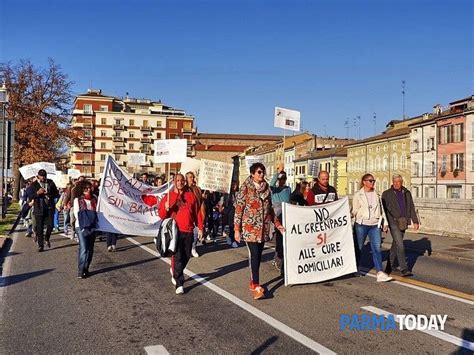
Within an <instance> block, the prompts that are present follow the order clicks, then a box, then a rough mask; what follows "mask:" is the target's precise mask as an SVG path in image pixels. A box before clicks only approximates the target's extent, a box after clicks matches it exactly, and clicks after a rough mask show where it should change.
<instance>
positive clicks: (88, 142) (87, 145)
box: [82, 140, 93, 148]
mask: <svg viewBox="0 0 474 355" xmlns="http://www.w3.org/2000/svg"><path fill="white" fill-rule="evenodd" d="M82 146H83V147H87V148H92V146H93V143H92V140H90V141H82Z"/></svg>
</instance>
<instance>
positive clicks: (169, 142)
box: [154, 139, 188, 163]
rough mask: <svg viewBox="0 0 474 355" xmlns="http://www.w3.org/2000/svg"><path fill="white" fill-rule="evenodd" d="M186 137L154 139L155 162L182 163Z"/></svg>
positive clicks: (184, 157) (184, 154) (184, 158)
mask: <svg viewBox="0 0 474 355" xmlns="http://www.w3.org/2000/svg"><path fill="white" fill-rule="evenodd" d="M187 142H188V141H187V140H186V139H158V140H155V155H154V158H155V163H182V162H183V161H185V160H186V148H187V144H188V143H187Z"/></svg>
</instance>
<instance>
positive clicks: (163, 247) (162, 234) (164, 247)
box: [153, 218, 178, 257]
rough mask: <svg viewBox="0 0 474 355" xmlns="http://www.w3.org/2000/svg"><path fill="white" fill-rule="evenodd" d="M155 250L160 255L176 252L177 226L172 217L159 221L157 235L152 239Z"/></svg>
mask: <svg viewBox="0 0 474 355" xmlns="http://www.w3.org/2000/svg"><path fill="white" fill-rule="evenodd" d="M153 241H154V242H155V246H156V250H157V251H158V252H159V253H160V255H161V256H162V257H167V256H171V255H173V254H175V253H176V246H177V244H178V226H177V225H176V221H175V220H174V219H173V218H166V219H164V220H163V222H161V226H160V229H159V230H158V235H157V236H156V237H155V238H154V239H153Z"/></svg>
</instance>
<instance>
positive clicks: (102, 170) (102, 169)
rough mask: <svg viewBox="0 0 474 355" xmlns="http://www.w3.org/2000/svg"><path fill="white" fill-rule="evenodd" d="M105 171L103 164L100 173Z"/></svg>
mask: <svg viewBox="0 0 474 355" xmlns="http://www.w3.org/2000/svg"><path fill="white" fill-rule="evenodd" d="M103 172H104V167H103V166H101V167H100V173H101V174H102V173H103Z"/></svg>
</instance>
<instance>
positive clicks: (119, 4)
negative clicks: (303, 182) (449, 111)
mask: <svg viewBox="0 0 474 355" xmlns="http://www.w3.org/2000/svg"><path fill="white" fill-rule="evenodd" d="M473 23H474V16H473V5H472V1H470V0H443V1H428V0H425V1H416V0H402V1H389V0H371V1H367V0H361V1H355V0H354V1H349V0H347V1H340V0H332V1H330V0H326V1H317V0H314V1H258V0H253V1H226V0H219V1H218V0H215V1H199V0H189V1H159V0H133V1H131V0H130V1H126V0H123V1H119V0H116V1H115V0H114V1H112V0H110V1H101V0H89V1H81V0H74V1H70V0H47V1H46V0H45V1H38V0H30V1H23V0H2V1H0V62H4V61H12V62H13V63H15V62H17V61H18V60H19V59H21V58H29V59H30V60H31V61H32V62H33V63H35V64H36V65H39V66H44V65H45V64H46V60H47V58H48V57H51V58H53V59H54V60H55V61H56V62H57V63H58V64H60V65H61V66H62V69H63V71H64V72H65V73H67V74H68V76H69V79H70V80H72V81H74V82H75V84H74V86H73V90H74V92H75V93H83V92H85V91H86V90H87V88H89V87H93V88H101V89H102V90H103V92H104V93H106V94H111V95H117V96H123V95H125V93H126V92H129V93H130V96H132V97H138V98H142V97H146V98H151V99H161V100H162V101H163V102H164V103H165V104H168V105H170V106H173V107H177V108H182V109H184V110H186V111H187V112H188V113H189V114H192V115H194V116H195V117H196V119H197V121H196V122H197V126H198V129H199V131H201V132H216V133H224V132H227V133H263V134H281V133H282V132H281V130H279V129H275V128H273V110H274V106H281V107H287V108H290V109H296V110H300V111H301V119H302V125H303V128H304V129H307V130H309V131H311V132H313V133H317V134H319V135H323V134H324V133H326V134H328V135H336V136H341V137H345V135H346V129H345V128H344V122H345V120H346V119H347V118H353V117H356V116H361V121H362V137H367V136H370V135H373V133H374V124H373V121H372V116H373V113H374V112H376V113H377V132H380V131H382V130H383V128H384V126H385V124H386V123H387V122H388V121H390V120H392V119H399V118H401V117H402V95H401V90H402V89H401V81H402V80H405V81H406V114H407V115H408V116H411V115H418V114H421V113H423V112H427V111H431V109H432V106H433V105H434V104H437V103H441V104H443V105H447V104H448V103H449V102H450V101H454V100H457V99H461V98H464V97H466V96H468V95H471V94H474V84H473V77H474V72H473V60H474V56H473V32H474V30H473ZM351 124H352V122H351ZM350 136H353V137H357V136H358V130H357V129H356V128H354V127H351V129H350Z"/></svg>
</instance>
